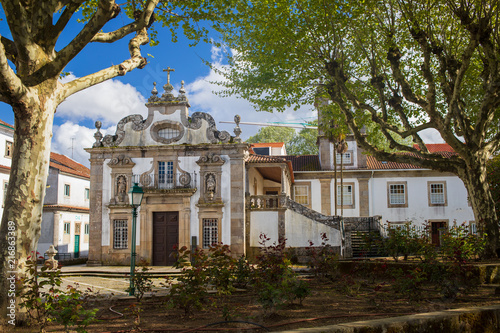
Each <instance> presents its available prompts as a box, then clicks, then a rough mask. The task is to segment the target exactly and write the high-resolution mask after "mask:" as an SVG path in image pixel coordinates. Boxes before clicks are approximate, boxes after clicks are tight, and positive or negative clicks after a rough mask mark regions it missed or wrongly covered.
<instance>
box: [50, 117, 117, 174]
mask: <svg viewBox="0 0 500 333" xmlns="http://www.w3.org/2000/svg"><path fill="white" fill-rule="evenodd" d="M115 131H116V126H111V127H108V128H106V129H103V128H101V133H102V134H103V135H106V134H114V133H115ZM95 132H96V129H95V128H88V127H85V126H80V125H78V124H75V123H73V122H71V121H68V122H65V123H63V124H62V125H58V126H57V125H54V127H53V130H52V133H53V136H52V147H51V151H53V152H56V153H59V154H63V155H66V156H68V157H71V158H72V159H74V160H75V161H77V162H78V163H81V164H83V165H85V166H86V167H89V166H90V162H89V158H90V155H89V154H88V153H87V152H86V151H85V150H84V148H91V147H92V145H93V144H94V142H95V139H94V133H95Z"/></svg>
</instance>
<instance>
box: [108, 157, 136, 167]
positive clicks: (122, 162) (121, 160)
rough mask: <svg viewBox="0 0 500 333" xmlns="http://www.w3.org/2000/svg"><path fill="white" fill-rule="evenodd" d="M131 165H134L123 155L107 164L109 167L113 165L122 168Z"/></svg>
mask: <svg viewBox="0 0 500 333" xmlns="http://www.w3.org/2000/svg"><path fill="white" fill-rule="evenodd" d="M133 164H135V163H134V162H132V160H131V159H130V157H128V156H125V155H119V156H117V157H114V158H113V159H111V161H110V162H109V166H114V165H122V166H123V165H133Z"/></svg>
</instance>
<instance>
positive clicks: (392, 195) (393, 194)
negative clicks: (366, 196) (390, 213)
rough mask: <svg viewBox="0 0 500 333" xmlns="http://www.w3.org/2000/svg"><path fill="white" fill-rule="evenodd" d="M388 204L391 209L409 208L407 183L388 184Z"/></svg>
mask: <svg viewBox="0 0 500 333" xmlns="http://www.w3.org/2000/svg"><path fill="white" fill-rule="evenodd" d="M387 202H388V207H389V208H397V207H408V191H407V189H406V182H394V183H388V184H387Z"/></svg>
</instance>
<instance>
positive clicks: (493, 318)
mask: <svg viewBox="0 0 500 333" xmlns="http://www.w3.org/2000/svg"><path fill="white" fill-rule="evenodd" d="M499 331H500V305H494V306H483V307H478V308H462V309H453V310H446V311H439V312H429V313H419V314H415V315H410V316H401V317H392V318H385V319H376V320H367V321H357V322H352V323H345V324H338V325H330V326H323V327H315V328H304V329H298V330H289V331H282V332H281V333H287V332H288V333H292V332H293V333H320V332H321V333H323V332H324V333H327V332H329V333H361V332H362V333H379V332H391V333H421V332H432V333H461V332H485V333H486V332H491V333H493V332H499Z"/></svg>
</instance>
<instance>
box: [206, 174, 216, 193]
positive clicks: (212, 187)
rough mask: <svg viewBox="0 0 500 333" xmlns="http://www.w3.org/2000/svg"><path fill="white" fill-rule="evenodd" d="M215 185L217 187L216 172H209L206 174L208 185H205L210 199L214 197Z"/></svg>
mask: <svg viewBox="0 0 500 333" xmlns="http://www.w3.org/2000/svg"><path fill="white" fill-rule="evenodd" d="M215 187H216V182H215V176H214V174H212V173H209V174H208V175H207V176H206V186H205V188H206V192H207V196H208V199H209V200H213V199H214V195H215Z"/></svg>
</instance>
